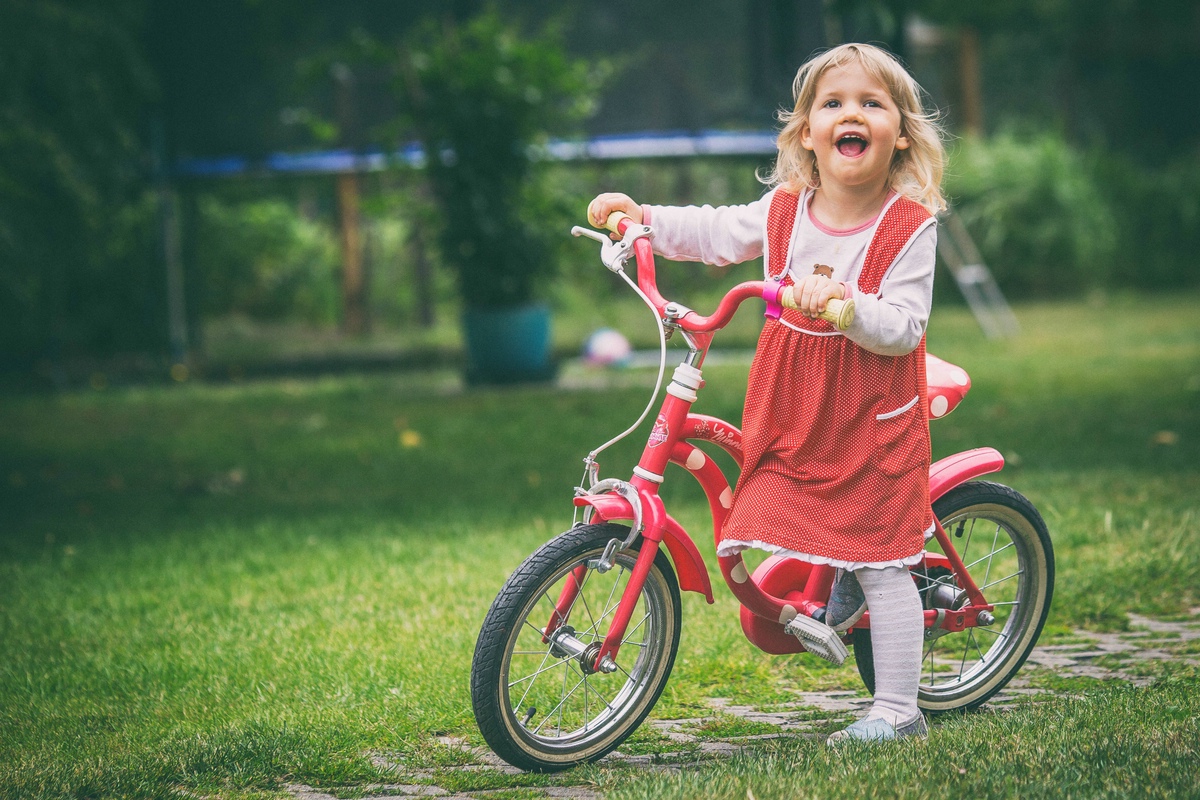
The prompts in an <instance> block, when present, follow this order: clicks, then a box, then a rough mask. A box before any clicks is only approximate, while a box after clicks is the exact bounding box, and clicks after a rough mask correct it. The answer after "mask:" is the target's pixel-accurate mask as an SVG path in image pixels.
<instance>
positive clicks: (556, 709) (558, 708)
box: [531, 673, 583, 734]
mask: <svg viewBox="0 0 1200 800" xmlns="http://www.w3.org/2000/svg"><path fill="white" fill-rule="evenodd" d="M582 684H583V681H582V680H580V681H579V682H578V683H576V684H575V685H574V686H572V687H571V690H570V691H567V690H566V688H565V687H566V685H567V680H566V674H565V673H564V676H563V687H564V689H563V699H562V700H559V701H558V705H556V706H555V707H554V708H552V709H550V712H549V713H548V714H546V718H545V719H543V720H542V724H541V725H538V726H537V727H536V728H534V729H533V731H531V732H532V733H539V732H541V730H542V726H543V725H545V724H546V723H547V722H549V721H550V719H551V718H552V717H553V716H554V714H555V713H556V712H557V713H558V732H559V733H560V734H561V733H562V707H563V704H564V703H566V702H567V701H568V700H570V699H571V695H573V694H575V690H576V689H578V688H579V687H580V686H581V685H582Z"/></svg>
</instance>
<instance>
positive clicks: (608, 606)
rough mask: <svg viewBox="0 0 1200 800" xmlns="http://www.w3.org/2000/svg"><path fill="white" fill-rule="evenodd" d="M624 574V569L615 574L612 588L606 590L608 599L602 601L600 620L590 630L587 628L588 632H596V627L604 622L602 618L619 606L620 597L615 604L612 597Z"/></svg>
mask: <svg viewBox="0 0 1200 800" xmlns="http://www.w3.org/2000/svg"><path fill="white" fill-rule="evenodd" d="M624 574H625V568H624V567H621V571H620V572H618V573H617V576H616V580H614V581H613V585H612V588H611V589H609V590H608V597H607V598H606V599H605V600H604V609H603V610H602V611H601V612H600V618H599V619H598V620H596V622H595V624H594V625H592V627H591V628H588V630H589V631H593V630H596V628H597V626H599V624H600V623H601V622H603V621H604V618H605V617H607V616H608V614H609V612H611V611H613V610H614V609H615V608H616V607H617V606H618V605H620V602H621V601H620V597H618V598H617V602H616V603H614V602H613V595H615V594H616V593H617V587H618V586H620V585H621V576H622V575H624Z"/></svg>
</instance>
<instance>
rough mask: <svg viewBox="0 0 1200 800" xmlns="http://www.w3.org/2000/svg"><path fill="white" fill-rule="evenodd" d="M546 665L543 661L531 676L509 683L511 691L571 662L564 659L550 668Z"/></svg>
mask: <svg viewBox="0 0 1200 800" xmlns="http://www.w3.org/2000/svg"><path fill="white" fill-rule="evenodd" d="M545 663H546V662H545V660H543V661H542V663H541V664H539V665H538V668H537V669H535V670H534V671H533V672H531V673H529V674H528V675H526V676H525V677H524V678H517V679H516V680H515V681H512V682H511V683H509V684H508V688H510V689H511V688H513V687H514V686H517V685H518V684H522V683H524V682H525V681H531V680H533V679H534V678H536V677H537V676H538V675H541V674H543V673H546V672H549V671H550V670H552V669H558V668H559V667H561V666H563V665H565V664H569V663H570V662H569V661H567V660H565V659H564V660H562V661H555V662H554V663H553V664H551V665H550V666H548V667H547V666H544V665H545ZM526 691H528V690H526ZM521 699H522V700H524V699H525V698H524V697H522V698H521Z"/></svg>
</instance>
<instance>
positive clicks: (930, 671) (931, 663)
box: [927, 639, 937, 686]
mask: <svg viewBox="0 0 1200 800" xmlns="http://www.w3.org/2000/svg"><path fill="white" fill-rule="evenodd" d="M936 646H937V639H934V640H933V641H931V642H930V643H929V652H928V653H927V655H928V656H929V685H930V686H933V685H934V682H935V681H934V677H933V649H934V647H936Z"/></svg>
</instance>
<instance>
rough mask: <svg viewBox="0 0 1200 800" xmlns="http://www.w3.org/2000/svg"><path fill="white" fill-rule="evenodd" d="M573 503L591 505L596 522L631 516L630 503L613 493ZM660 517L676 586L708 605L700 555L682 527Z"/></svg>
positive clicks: (710, 593)
mask: <svg viewBox="0 0 1200 800" xmlns="http://www.w3.org/2000/svg"><path fill="white" fill-rule="evenodd" d="M575 505H577V506H591V507H592V508H593V509H594V514H593V516H592V519H593V520H594V521H598V522H618V521H619V522H627V521H631V520H632V519H633V517H634V514H633V506H632V505H631V504H630V503H629V501H628V500H626V499H625V498H624V497H621V496H620V495H619V494H615V493H611V494H587V495H582V496H580V497H576V498H575ZM664 517H665V519H663V521H662V522H661V523H660V525H659V527H660V530H661V532H662V541H663V544H665V545H666V546H667V552H668V553H670V554H671V561H672V562H674V564H675V574H676V576H677V577H678V578H679V588H680V589H682V590H683V591H685V592H697V593H699V594H702V595H704V597H705V599H706V600H708V602H709V603H710V604H711V603H713V602H714V599H713V590H712V580H711V579H710V578H709V577H708V567H707V566H706V565H705V564H704V557H703V556H701V555H700V551H699V550H698V549H697V548H696V544H695V543H694V542H693V541H692V540H691V538H690V537H689V536H688V535H687V532H686V531H684V529H683V526H682V525H680V524H679V523H678V522H676V521H675V520H674V519H673V518H672V517H670V516H669V515H665V514H664ZM650 524H654V523H653V522H651V523H650Z"/></svg>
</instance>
